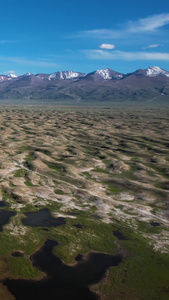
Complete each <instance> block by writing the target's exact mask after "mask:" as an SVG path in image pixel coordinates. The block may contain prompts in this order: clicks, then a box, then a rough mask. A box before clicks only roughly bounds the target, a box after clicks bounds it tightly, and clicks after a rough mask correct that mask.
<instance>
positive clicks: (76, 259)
mask: <svg viewBox="0 0 169 300" xmlns="http://www.w3.org/2000/svg"><path fill="white" fill-rule="evenodd" d="M82 258H83V255H82V254H78V255H77V256H76V257H75V261H81V260H82Z"/></svg>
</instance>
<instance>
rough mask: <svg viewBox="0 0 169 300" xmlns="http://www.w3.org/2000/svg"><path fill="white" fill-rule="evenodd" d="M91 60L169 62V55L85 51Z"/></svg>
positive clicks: (159, 53)
mask: <svg viewBox="0 0 169 300" xmlns="http://www.w3.org/2000/svg"><path fill="white" fill-rule="evenodd" d="M83 53H84V54H85V56H86V57H87V58H89V59H98V60H117V59H120V60H128V61H133V60H166V61H167V60H168V61H169V53H161V52H125V51H106V50H83Z"/></svg>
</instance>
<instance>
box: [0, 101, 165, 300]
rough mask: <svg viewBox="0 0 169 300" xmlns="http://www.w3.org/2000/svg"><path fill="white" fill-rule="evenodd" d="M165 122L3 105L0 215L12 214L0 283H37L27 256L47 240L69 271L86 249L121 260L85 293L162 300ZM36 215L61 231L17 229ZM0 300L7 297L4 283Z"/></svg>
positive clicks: (2, 245) (143, 112) (156, 111)
mask: <svg viewBox="0 0 169 300" xmlns="http://www.w3.org/2000/svg"><path fill="white" fill-rule="evenodd" d="M168 120H169V109H168V108H160V107H154V108H151V106H147V107H145V108H143V107H139V106H137V107H134V105H133V106H132V107H130V106H126V107H123V106H121V107H119V108H118V107H108V106H102V107H97V106H95V107H87V106H86V107H83V108H78V107H73V106H72V107H59V106H51V107H43V108H42V107H33V106H30V107H29V106H28V107H27V108H24V107H19V106H16V107H15V108H10V107H5V106H4V107H2V108H1V110H0V185H1V193H0V197H1V201H4V203H5V204H6V206H5V207H3V208H0V209H2V210H3V209H4V210H8V211H14V212H15V213H16V215H15V216H13V217H11V219H10V222H9V223H8V224H6V225H4V226H3V231H2V232H0V241H1V242H0V270H1V281H3V280H4V279H5V278H8V277H9V278H15V279H17V278H26V279H35V278H37V279H38V278H41V277H42V274H41V273H40V272H39V271H38V270H37V269H35V268H34V267H33V266H32V264H31V262H30V260H29V256H30V255H31V254H33V253H34V252H35V251H37V250H38V249H39V248H40V247H41V246H42V245H43V243H44V242H45V240H46V239H53V240H56V241H57V242H58V243H59V245H58V246H57V247H55V253H56V255H58V256H59V257H60V258H61V259H62V260H63V261H64V262H65V263H66V264H75V263H76V261H75V260H74V259H75V257H76V256H77V255H78V254H82V255H86V254H87V253H88V252H90V251H99V252H106V253H110V254H116V253H121V254H122V255H123V256H124V259H123V261H122V263H121V264H119V265H118V266H117V267H113V268H111V269H110V270H109V271H108V273H107V276H106V277H105V279H104V280H103V281H102V282H100V283H99V284H98V285H95V286H92V287H91V289H92V290H93V291H95V292H96V293H97V294H98V295H100V298H101V299H103V300H109V299H115V300H121V299H123V300H125V299H126V300H132V299H133V300H134V299H138V300H143V299H162V300H165V299H166V300H167V299H169V254H168V252H169V122H168ZM43 208H48V209H49V211H50V212H51V215H52V216H53V217H64V218H65V222H66V224H65V225H61V226H58V227H48V228H46V227H45V226H44V227H30V226H24V225H23V223H22V219H23V218H24V217H25V215H24V213H25V212H35V211H39V210H40V209H43ZM79 225H81V226H79ZM113 231H118V232H119V233H120V234H121V235H122V236H124V239H120V238H118V237H116V236H115V235H114V234H113ZM14 251H21V252H22V253H24V256H23V257H13V256H12V253H13V252H14ZM1 294H2V295H3V297H1ZM1 298H3V299H13V296H11V295H10V294H9V293H8V291H7V290H6V288H5V287H4V286H3V285H1V286H0V299H1Z"/></svg>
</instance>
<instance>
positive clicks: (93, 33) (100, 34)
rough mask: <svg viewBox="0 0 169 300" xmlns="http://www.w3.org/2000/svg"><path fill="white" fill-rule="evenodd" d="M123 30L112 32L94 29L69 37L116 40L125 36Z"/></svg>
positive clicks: (111, 30) (110, 30)
mask: <svg viewBox="0 0 169 300" xmlns="http://www.w3.org/2000/svg"><path fill="white" fill-rule="evenodd" d="M125 32H126V31H125V30H113V29H95V30H84V31H80V32H79V33H77V34H75V35H73V36H71V37H73V38H96V39H115V38H116V39H118V38H121V37H122V35H124V36H125Z"/></svg>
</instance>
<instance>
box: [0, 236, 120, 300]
mask: <svg viewBox="0 0 169 300" xmlns="http://www.w3.org/2000/svg"><path fill="white" fill-rule="evenodd" d="M57 245H58V243H57V242H55V241H52V240H47V241H46V242H45V244H44V245H43V246H42V248H41V249H40V250H39V251H38V252H36V253H35V254H34V255H32V256H31V257H30V259H31V261H32V263H33V265H34V266H35V267H36V268H38V269H40V270H41V271H43V272H45V273H46V274H47V276H46V277H45V278H44V279H42V280H40V281H32V280H31V281H30V280H11V279H6V280H5V281H4V282H3V284H4V285H6V286H7V288H8V290H9V291H10V292H11V293H12V294H13V295H14V296H15V298H16V300H30V299H31V300H46V299H50V300H68V299H72V300H98V299H99V297H98V296H97V295H96V294H94V293H93V292H91V291H90V289H89V286H90V285H92V284H94V283H97V282H99V281H100V280H101V279H102V278H103V277H104V276H105V273H106V270H107V269H108V268H110V267H112V266H117V265H118V264H119V263H120V262H121V260H122V256H120V255H109V254H104V253H95V252H91V253H89V254H88V255H87V257H85V259H83V257H81V258H80V257H79V259H80V261H79V262H78V263H77V264H76V265H75V266H68V265H66V264H64V263H63V262H62V261H61V260H60V259H59V258H58V257H57V256H55V255H54V254H53V253H52V251H53V247H55V246H57Z"/></svg>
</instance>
